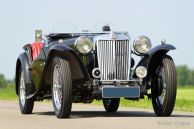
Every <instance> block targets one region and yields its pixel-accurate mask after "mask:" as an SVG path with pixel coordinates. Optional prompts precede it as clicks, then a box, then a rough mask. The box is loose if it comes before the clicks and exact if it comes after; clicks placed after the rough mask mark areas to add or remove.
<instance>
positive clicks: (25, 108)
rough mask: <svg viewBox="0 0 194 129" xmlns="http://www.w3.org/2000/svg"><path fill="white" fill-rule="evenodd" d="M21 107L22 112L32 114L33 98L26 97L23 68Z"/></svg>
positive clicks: (20, 78)
mask: <svg viewBox="0 0 194 129" xmlns="http://www.w3.org/2000/svg"><path fill="white" fill-rule="evenodd" d="M19 72H20V73H19V86H18V91H19V107H20V111H21V113H22V114H31V113H32V110H33V107H34V100H33V98H29V99H27V98H26V82H25V79H24V71H23V69H22V68H20V70H19Z"/></svg>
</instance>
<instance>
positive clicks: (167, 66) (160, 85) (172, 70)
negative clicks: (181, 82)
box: [152, 55, 177, 116]
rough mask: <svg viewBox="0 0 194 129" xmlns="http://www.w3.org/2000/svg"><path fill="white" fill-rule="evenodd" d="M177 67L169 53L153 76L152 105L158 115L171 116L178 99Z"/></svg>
mask: <svg viewBox="0 0 194 129" xmlns="http://www.w3.org/2000/svg"><path fill="white" fill-rule="evenodd" d="M176 82H177V81H176V67H175V65H174V62H173V60H172V58H171V57H170V56H168V55H166V56H164V57H163V58H162V61H161V63H160V64H159V65H158V66H157V68H156V73H155V77H153V88H152V105H153V109H154V111H155V114H156V115H157V116H170V115H171V113H172V111H173V109H174V105H175V100H176V89H177V83H176Z"/></svg>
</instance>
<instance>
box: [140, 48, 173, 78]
mask: <svg viewBox="0 0 194 129" xmlns="http://www.w3.org/2000/svg"><path fill="white" fill-rule="evenodd" d="M175 49H176V48H175V47H174V46H173V45H171V44H163V45H158V46H156V47H154V48H152V49H151V50H150V51H149V53H147V54H146V55H145V56H144V57H143V58H142V59H141V60H140V62H139V63H138V65H137V67H138V66H144V67H146V68H147V70H148V76H147V78H149V77H150V76H151V75H152V74H153V72H154V71H155V69H156V67H157V65H158V64H159V63H160V62H161V59H162V57H163V56H164V55H166V54H167V53H168V51H170V50H175Z"/></svg>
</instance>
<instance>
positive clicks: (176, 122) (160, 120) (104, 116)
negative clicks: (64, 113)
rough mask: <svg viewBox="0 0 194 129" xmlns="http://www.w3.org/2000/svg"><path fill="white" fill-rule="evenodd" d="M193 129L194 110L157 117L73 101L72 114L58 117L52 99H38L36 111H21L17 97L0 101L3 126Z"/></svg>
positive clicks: (147, 112) (15, 128)
mask: <svg viewBox="0 0 194 129" xmlns="http://www.w3.org/2000/svg"><path fill="white" fill-rule="evenodd" d="M130 128H132V129H146V128H149V129H150V128H154V129H167V128H169V129H175V128H176V129H183V128H184V129H194V113H185V112H174V113H173V115H172V117H155V115H154V113H153V111H152V110H145V109H135V108H119V111H118V112H117V113H106V112H105V111H104V109H103V107H102V106H94V105H85V104H74V105H73V110H72V115H71V118H69V119H57V118H56V117H55V115H54V112H53V109H52V104H51V103H40V102H36V103H35V107H34V111H33V114H31V115H21V114H20V111H19V106H18V103H17V101H0V129H130Z"/></svg>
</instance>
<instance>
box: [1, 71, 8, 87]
mask: <svg viewBox="0 0 194 129" xmlns="http://www.w3.org/2000/svg"><path fill="white" fill-rule="evenodd" d="M6 84H7V83H6V80H5V77H4V75H3V74H0V88H3V87H6Z"/></svg>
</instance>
